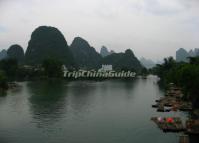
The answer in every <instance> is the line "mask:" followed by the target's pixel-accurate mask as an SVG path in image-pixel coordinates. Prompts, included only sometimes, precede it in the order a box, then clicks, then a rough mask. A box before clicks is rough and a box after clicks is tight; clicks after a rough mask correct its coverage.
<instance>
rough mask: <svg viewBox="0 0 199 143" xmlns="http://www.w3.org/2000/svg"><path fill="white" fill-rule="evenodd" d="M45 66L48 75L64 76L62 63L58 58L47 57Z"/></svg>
mask: <svg viewBox="0 0 199 143" xmlns="http://www.w3.org/2000/svg"><path fill="white" fill-rule="evenodd" d="M42 66H43V68H44V72H45V75H46V76H47V77H56V78H59V77H62V76H63V70H62V63H61V62H60V61H58V60H56V59H46V60H44V62H43V65H42Z"/></svg>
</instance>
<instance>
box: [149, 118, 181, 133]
mask: <svg viewBox="0 0 199 143" xmlns="http://www.w3.org/2000/svg"><path fill="white" fill-rule="evenodd" d="M151 120H152V121H154V122H155V123H156V124H157V126H158V127H159V128H160V129H161V130H163V131H164V132H181V131H184V130H185V128H184V127H183V124H182V121H181V119H180V118H179V117H164V118H162V117H152V118H151Z"/></svg>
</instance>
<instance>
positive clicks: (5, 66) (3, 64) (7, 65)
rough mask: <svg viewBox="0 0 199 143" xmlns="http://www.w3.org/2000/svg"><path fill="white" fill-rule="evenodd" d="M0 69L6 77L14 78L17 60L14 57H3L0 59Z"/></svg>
mask: <svg viewBox="0 0 199 143" xmlns="http://www.w3.org/2000/svg"><path fill="white" fill-rule="evenodd" d="M0 69H1V70H2V71H4V72H5V76H6V77H7V78H8V79H14V78H15V77H16V74H17V69H18V62H17V60H16V59H3V60H1V61H0Z"/></svg>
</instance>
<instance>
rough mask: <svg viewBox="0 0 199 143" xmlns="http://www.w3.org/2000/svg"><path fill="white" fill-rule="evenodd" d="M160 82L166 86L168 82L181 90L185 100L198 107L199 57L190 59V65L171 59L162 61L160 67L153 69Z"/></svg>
mask: <svg viewBox="0 0 199 143" xmlns="http://www.w3.org/2000/svg"><path fill="white" fill-rule="evenodd" d="M153 72H154V73H155V74H157V75H158V76H159V77H160V78H161V80H162V81H163V82H164V83H165V84H168V83H170V82H173V83H175V84H176V85H178V86H180V87H182V88H183V90H184V92H185V96H184V98H185V99H189V100H191V101H192V102H193V104H194V105H195V107H199V90H198V88H199V57H196V58H193V57H192V58H190V63H177V62H176V61H175V60H174V59H173V58H172V57H169V58H167V59H164V63H163V64H162V65H157V66H156V67H155V68H153Z"/></svg>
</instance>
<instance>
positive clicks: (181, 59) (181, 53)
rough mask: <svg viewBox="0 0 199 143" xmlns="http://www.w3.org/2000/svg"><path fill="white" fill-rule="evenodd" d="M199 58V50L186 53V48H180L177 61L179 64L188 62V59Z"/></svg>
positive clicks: (177, 52)
mask: <svg viewBox="0 0 199 143" xmlns="http://www.w3.org/2000/svg"><path fill="white" fill-rule="evenodd" d="M196 56H199V48H195V49H193V50H190V51H186V50H185V49H184V48H180V49H178V50H177V51H176V61H177V62H188V61H189V59H188V57H196Z"/></svg>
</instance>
